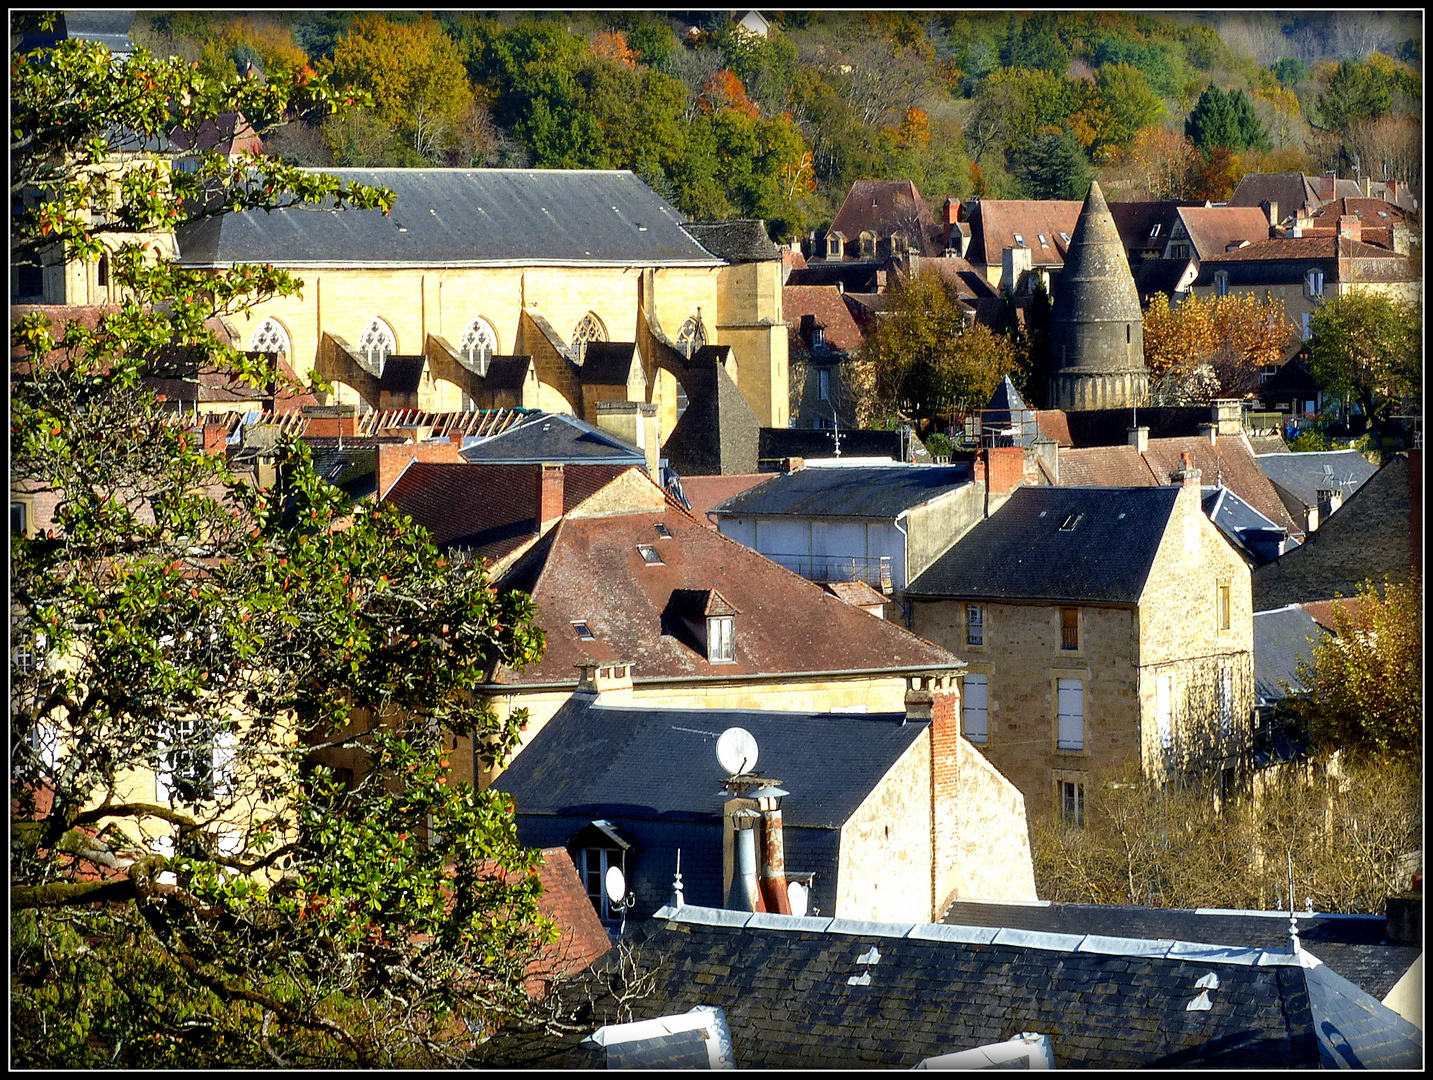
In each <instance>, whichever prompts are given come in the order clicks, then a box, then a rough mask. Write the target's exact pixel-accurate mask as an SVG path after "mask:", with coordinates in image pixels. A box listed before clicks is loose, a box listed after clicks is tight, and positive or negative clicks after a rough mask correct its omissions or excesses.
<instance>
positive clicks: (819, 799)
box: [493, 695, 926, 828]
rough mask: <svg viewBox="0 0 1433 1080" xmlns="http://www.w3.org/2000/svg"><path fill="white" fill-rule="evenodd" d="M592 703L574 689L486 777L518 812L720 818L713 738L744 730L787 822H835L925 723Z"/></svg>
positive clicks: (894, 717) (877, 716) (889, 717)
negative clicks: (776, 788)
mask: <svg viewBox="0 0 1433 1080" xmlns="http://www.w3.org/2000/svg"><path fill="white" fill-rule="evenodd" d="M592 700H593V699H592V698H591V697H588V696H586V695H574V696H573V697H572V698H571V699H570V700H569V702H568V704H566V705H564V706H563V708H562V709H560V710H559V711H558V712H557V714H556V715H554V716H553V718H552V719H551V720H549V721H548V722H547V724H546V725H545V726H544V727H543V729H542V730H541V731H540V732H538V733H537V735H536V736H535V737H534V738H533V740H532V742H531V743H530V744H528V746H527V747H526V748H525V749H524V750H523V752H522V753H521V754H519V755H518V756H517V757H516V758H515V759H514V760H513V763H512V765H511V766H509V768H508V769H507V770H506V771H505V772H504V773H503V774H502V775H501V776H499V777H498V778H497V780H495V781H494V782H493V786H494V787H495V788H497V789H499V790H501V791H507V792H509V793H511V794H512V795H513V797H514V799H515V800H516V801H517V809H518V812H519V813H522V814H541V813H547V814H562V813H571V812H575V808H578V807H593V808H603V807H605V808H608V809H607V810H604V811H603V814H604V816H610V815H612V814H618V815H620V816H623V817H663V816H679V817H686V818H693V817H695V818H700V819H707V818H711V819H719V818H720V816H721V813H722V796H721V795H720V794H719V792H720V791H721V788H722V784H723V782H724V781H725V779H726V777H725V773H724V771H723V770H722V768H721V766H720V765H719V764H718V763H717V758H716V742H717V737H718V736H720V735H721V733H722V732H723V731H725V730H726V729H727V728H730V727H743V728H746V730H747V731H749V732H751V733H752V735H753V736H755V738H756V742H757V746H758V747H759V748H760V757H759V760H758V762H757V768H758V770H759V772H760V773H761V774H762V775H763V776H771V777H775V778H777V779H778V780H780V781H781V786H782V787H783V788H785V789H786V790H787V791H789V792H791V794H790V795H788V796H787V797H786V799H785V800H784V802H783V803H782V814H783V817H784V819H785V821H786V823H787V824H788V825H789V826H791V827H793V828H798V827H808V828H821V827H825V828H839V827H840V826H841V824H842V823H843V822H845V821H846V819H847V818H849V817H850V816H851V814H852V813H853V812H854V811H855V809H856V807H857V806H859V805H860V804H861V802H862V801H863V800H864V799H865V798H866V797H867V796H868V795H869V794H870V793H871V791H872V790H873V789H874V788H875V786H876V784H877V783H879V781H880V779H881V777H883V776H885V774H886V773H887V772H888V771H889V770H890V768H891V766H893V765H894V764H895V763H896V761H897V760H898V759H899V758H900V757H901V755H902V754H904V753H905V752H906V750H907V749H909V747H910V745H911V744H912V743H913V742H915V740H916V739H917V738H918V737H919V736H920V733H921V732H922V731H923V730H924V729H925V726H926V725H924V724H921V723H914V722H912V723H902V721H903V719H904V714H886V713H872V714H855V713H787V712H772V711H756V710H745V709H624V708H609V707H606V706H601V705H593V704H592ZM619 807H620V809H618V808H619ZM594 812H595V811H594Z"/></svg>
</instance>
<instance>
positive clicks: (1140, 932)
mask: <svg viewBox="0 0 1433 1080" xmlns="http://www.w3.org/2000/svg"><path fill="white" fill-rule="evenodd" d="M1269 614H1273V613H1272V612H1261V613H1256V614H1255V616H1254V618H1255V620H1256V621H1255V624H1254V627H1255V629H1254V632H1255V634H1256V635H1257V634H1258V632H1259V629H1258V627H1259V624H1258V621H1257V620H1258V619H1259V618H1260V615H1269ZM1258 648H1259V646H1258V639H1257V636H1256V638H1255V645H1254V649H1255V654H1254V655H1255V660H1254V662H1255V664H1256V665H1257V664H1258V662H1259V661H1258ZM1296 914H1297V922H1298V926H1299V940H1300V942H1301V943H1302V945H1303V947H1304V948H1306V949H1307V950H1308V951H1309V952H1312V953H1313V954H1314V955H1315V956H1317V957H1318V958H1319V959H1320V960H1322V961H1323V962H1324V963H1325V964H1327V965H1328V966H1329V967H1331V968H1332V969H1333V970H1334V971H1335V972H1337V973H1338V974H1339V975H1342V976H1343V977H1344V978H1345V979H1348V980H1349V981H1350V982H1352V983H1354V984H1356V985H1357V986H1359V987H1360V988H1361V989H1362V990H1363V991H1364V992H1365V993H1367V994H1370V995H1372V996H1373V997H1375V998H1378V999H1380V1000H1382V999H1383V998H1384V997H1385V996H1386V995H1387V994H1388V992H1389V991H1390V990H1392V989H1393V986H1394V984H1395V983H1396V982H1398V980H1399V979H1401V978H1402V977H1403V974H1404V972H1406V971H1407V970H1408V969H1409V968H1410V967H1411V966H1412V965H1413V962H1414V961H1415V960H1417V959H1418V957H1419V955H1420V954H1421V953H1422V951H1423V950H1422V948H1421V947H1420V946H1417V945H1387V944H1384V940H1383V935H1384V929H1385V927H1386V925H1387V919H1385V918H1384V917H1383V916H1382V915H1331V914H1327V913H1309V912H1298V913H1296ZM942 921H943V922H945V923H948V924H952V925H961V926H990V927H1010V928H1014V929H1020V930H1034V931H1038V932H1041V933H1051V934H1081V935H1083V934H1099V935H1103V936H1109V937H1127V938H1143V939H1149V940H1166V941H1169V940H1173V941H1210V942H1217V943H1219V944H1221V945H1236V946H1239V947H1242V948H1247V949H1268V950H1270V951H1271V952H1275V953H1277V952H1282V951H1284V950H1286V949H1287V948H1288V944H1289V913H1288V912H1287V911H1230V910H1224V909H1215V908H1156V907H1138V906H1132V905H1125V904H1066V903H1058V902H1051V901H1048V900H1046V901H1040V902H1038V903H1034V904H1001V903H995V902H989V901H981V900H957V901H955V902H954V903H953V904H951V906H950V908H949V910H947V911H946V913H945V918H944V919H943V920H942Z"/></svg>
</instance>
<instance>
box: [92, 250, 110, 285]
mask: <svg viewBox="0 0 1433 1080" xmlns="http://www.w3.org/2000/svg"><path fill="white" fill-rule="evenodd" d="M95 282H96V284H98V285H99V287H100V288H101V289H103V288H107V287H108V286H109V255H107V254H106V255H101V256H100V264H99V267H98V268H97V269H96V270H95Z"/></svg>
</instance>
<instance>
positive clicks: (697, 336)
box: [677, 314, 707, 360]
mask: <svg viewBox="0 0 1433 1080" xmlns="http://www.w3.org/2000/svg"><path fill="white" fill-rule="evenodd" d="M706 343H707V328H706V327H705V326H704V325H703V324H702V317H701V315H700V314H697V315H693V316H692V317H691V318H689V319H688V320H687V321H686V322H684V323H682V325H681V327H680V328H678V330H677V348H678V349H680V350H681V351H682V355H683V356H685V357H686V358H687V359H688V360H690V359H691V358H692V353H694V352H696V351H697V350H698V349H700V348H701V347H702V346H703V345H705V344H706Z"/></svg>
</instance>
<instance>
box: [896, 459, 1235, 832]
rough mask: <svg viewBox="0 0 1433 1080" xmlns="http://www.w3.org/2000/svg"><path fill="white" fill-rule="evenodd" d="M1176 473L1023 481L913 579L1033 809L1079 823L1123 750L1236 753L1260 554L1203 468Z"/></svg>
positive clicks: (925, 618)
mask: <svg viewBox="0 0 1433 1080" xmlns="http://www.w3.org/2000/svg"><path fill="white" fill-rule="evenodd" d="M1176 479H1177V480H1178V481H1179V483H1178V484H1176V485H1174V486H1161V487H1138V488H1130V487H1124V488H1064V487H1022V488H1017V489H1016V490H1015V491H1014V492H1013V493H1012V494H1011V496H1010V497H1009V499H1008V500H1007V501H1006V502H1005V503H1004V504H1003V505H1002V506H1001V507H1000V508H999V509H998V510H996V511H995V512H993V513H992V514H991V515H990V516H989V517H988V518H987V519H985V520H984V521H981V522H980V523H979V524H977V525H976V526H975V527H974V528H973V529H971V530H970V531H969V532H968V533H966V534H965V536H964V537H963V538H962V539H961V540H959V541H958V542H957V543H956V544H955V545H954V546H953V547H951V548H950V550H949V551H947V552H946V553H945V554H944V555H942V556H941V557H940V558H939V559H937V560H936V561H935V562H934V564H933V565H931V566H930V567H929V568H928V569H927V570H926V571H925V572H924V573H922V574H921V575H920V576H918V577H917V578H916V579H915V580H914V581H913V582H912V583H911V584H910V586H909V587H908V588H907V590H906V596H907V599H908V602H909V603H910V606H911V628H912V629H913V630H914V631H915V632H916V633H918V634H920V635H921V636H922V637H926V638H929V639H930V640H932V641H935V642H937V643H938V644H941V645H943V646H945V647H946V648H947V649H949V650H950V651H951V652H953V653H955V654H956V655H957V656H959V657H960V658H961V659H962V660H964V661H965V662H966V664H967V668H966V677H965V680H964V692H965V697H964V709H965V717H964V725H965V734H966V737H967V738H969V739H970V740H971V741H972V742H974V743H976V745H977V746H979V747H980V748H981V749H982V751H983V752H984V753H985V755H986V756H987V757H988V758H989V759H990V760H991V761H992V762H993V763H994V764H995V766H996V767H997V768H999V769H1000V770H1001V771H1002V772H1003V773H1004V774H1005V775H1006V776H1008V777H1009V778H1010V780H1011V781H1012V782H1013V783H1014V784H1015V785H1016V786H1017V787H1019V788H1020V790H1021V791H1022V792H1024V794H1025V798H1026V804H1027V807H1028V808H1029V811H1030V813H1032V814H1037V813H1045V812H1051V811H1055V812H1058V813H1060V814H1061V815H1062V817H1063V818H1064V819H1065V820H1067V821H1070V822H1073V823H1076V824H1078V823H1080V822H1082V821H1083V817H1084V813H1085V807H1086V805H1087V803H1088V801H1089V800H1090V799H1092V798H1094V797H1095V792H1096V789H1097V787H1098V784H1099V782H1100V777H1101V775H1102V774H1110V773H1114V772H1118V771H1119V770H1121V769H1124V768H1129V767H1141V768H1143V769H1144V770H1145V771H1146V772H1147V773H1150V774H1154V775H1161V774H1164V773H1166V771H1167V770H1171V769H1174V768H1184V767H1199V768H1218V769H1222V770H1232V769H1234V768H1235V767H1236V765H1237V764H1238V762H1239V756H1240V754H1241V752H1242V750H1243V748H1244V746H1245V744H1246V742H1247V738H1248V730H1249V719H1250V709H1251V706H1252V700H1253V699H1252V694H1253V640H1252V633H1253V632H1252V627H1251V613H1252V607H1251V596H1250V586H1249V573H1250V572H1249V568H1248V566H1247V565H1246V564H1245V562H1244V560H1243V558H1241V556H1240V555H1239V553H1238V552H1237V551H1235V550H1234V548H1233V547H1231V545H1230V544H1229V543H1228V542H1227V541H1226V540H1225V538H1224V536H1223V535H1222V534H1221V533H1220V532H1219V530H1218V529H1217V528H1216V527H1215V525H1214V524H1213V523H1212V522H1210V520H1209V519H1208V517H1206V516H1205V514H1204V512H1203V510H1202V508H1201V498H1200V496H1201V491H1200V485H1199V471H1198V470H1197V469H1192V468H1191V469H1187V470H1186V471H1185V473H1184V475H1182V476H1180V477H1176ZM1232 779H1233V777H1232V775H1231V776H1230V777H1229V780H1230V781H1232Z"/></svg>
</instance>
